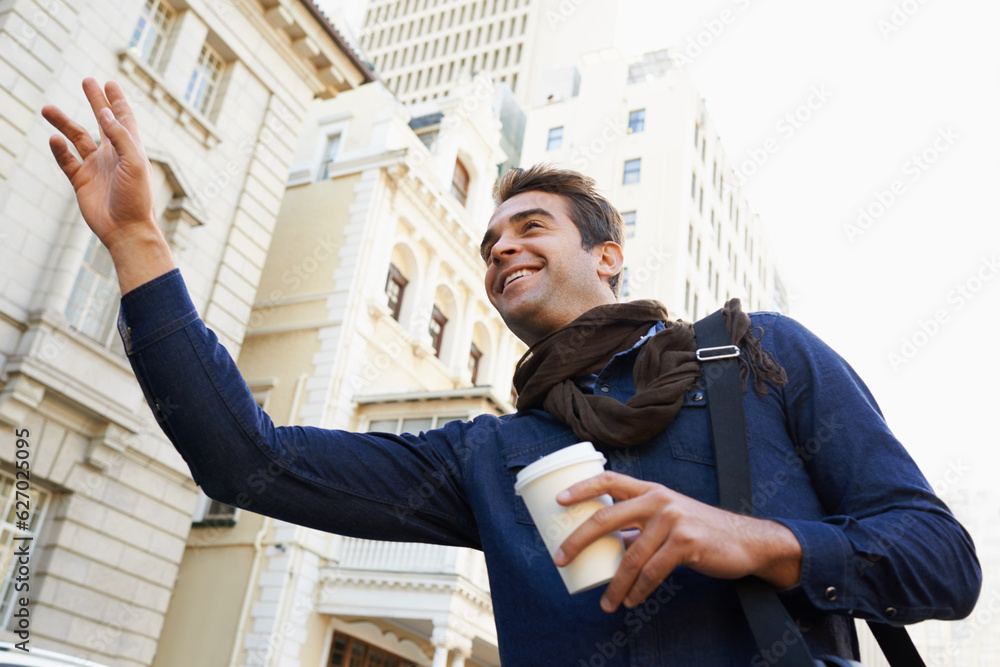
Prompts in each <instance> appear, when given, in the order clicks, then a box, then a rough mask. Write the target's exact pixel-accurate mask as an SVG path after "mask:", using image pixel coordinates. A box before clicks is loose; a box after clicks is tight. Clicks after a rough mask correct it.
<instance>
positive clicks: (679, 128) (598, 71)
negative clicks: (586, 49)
mask: <svg viewBox="0 0 1000 667" xmlns="http://www.w3.org/2000/svg"><path fill="white" fill-rule="evenodd" d="M538 81H539V86H538V89H537V91H536V93H535V94H534V95H533V96H532V98H533V101H534V104H533V105H532V106H530V107H529V109H528V112H527V115H528V120H527V125H526V128H525V136H524V144H523V146H522V151H521V163H522V166H526V165H531V164H535V163H539V162H547V163H552V164H554V165H557V166H561V167H565V168H569V169H573V170H576V171H579V172H582V173H584V174H587V175H588V176H591V177H593V178H594V179H595V180H596V181H597V183H598V186H599V187H600V188H601V190H602V191H603V192H604V193H605V194H607V195H608V196H609V197H610V199H611V202H612V203H613V204H615V206H616V207H617V208H618V210H619V211H621V213H622V216H623V218H624V219H625V224H626V229H627V238H626V241H625V260H626V261H625V267H626V275H625V280H624V282H623V288H622V299H623V300H627V299H639V298H655V299H659V300H661V301H663V302H664V303H665V304H666V305H667V308H668V310H669V311H670V313H671V315H673V316H682V317H684V318H685V319H692V320H693V319H697V318H698V317H702V316H704V315H706V314H708V313H710V312H711V311H713V310H715V309H716V308H718V307H720V306H721V305H722V304H723V303H725V301H726V300H727V299H728V298H730V297H740V298H741V299H742V300H743V306H744V308H745V309H746V310H778V311H783V312H786V311H787V298H786V295H785V292H784V288H783V287H782V284H781V281H780V277H779V275H778V271H777V270H776V267H775V258H774V255H773V253H772V251H771V248H770V246H769V244H768V241H767V238H766V236H765V232H764V228H763V225H762V224H761V221H760V219H759V217H758V216H756V215H754V214H753V213H752V212H751V211H750V209H749V207H748V205H747V202H746V200H745V199H744V197H743V196H742V193H741V191H740V188H739V184H738V181H737V178H736V177H735V176H734V172H733V164H732V163H731V162H730V159H729V158H728V157H727V156H726V154H725V152H724V151H723V148H722V144H721V143H720V141H719V138H718V136H717V135H716V133H715V129H714V126H713V124H712V120H711V118H710V117H709V116H708V114H707V112H706V108H705V103H704V101H703V100H702V98H701V96H700V95H699V94H698V91H697V90H696V89H695V87H694V84H693V83H692V81H691V80H690V78H689V77H688V76H687V75H686V73H685V72H684V71H683V70H682V69H680V68H679V67H678V65H677V64H676V63H675V62H674V61H673V60H672V58H671V56H670V53H669V52H668V51H657V52H655V53H647V54H645V55H642V56H637V57H623V56H622V55H621V54H620V53H619V52H618V51H617V50H615V49H603V50H600V51H594V52H590V53H587V54H584V55H583V56H582V58H581V59H580V68H579V69H578V68H577V67H573V66H566V67H561V68H557V69H553V70H549V71H546V72H543V73H541V74H540V76H539V79H538Z"/></svg>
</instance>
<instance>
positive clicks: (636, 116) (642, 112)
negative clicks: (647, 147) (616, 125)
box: [628, 107, 646, 134]
mask: <svg viewBox="0 0 1000 667" xmlns="http://www.w3.org/2000/svg"><path fill="white" fill-rule="evenodd" d="M645 131H646V108H645V107H643V108H642V109H635V110H634V111H629V112H628V132H629V134H634V133H636V132H645Z"/></svg>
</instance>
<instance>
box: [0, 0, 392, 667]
mask: <svg viewBox="0 0 1000 667" xmlns="http://www.w3.org/2000/svg"><path fill="white" fill-rule="evenodd" d="M85 76H95V77H97V78H98V79H99V80H101V81H104V80H107V79H116V80H118V81H119V82H120V83H121V84H122V86H123V87H124V89H125V91H126V94H127V95H128V96H129V98H130V100H131V102H132V104H133V106H134V107H135V109H136V114H137V116H138V118H139V125H140V127H141V129H142V132H143V139H144V141H145V145H146V147H147V148H148V152H149V155H150V158H151V160H152V164H153V171H154V174H155V178H156V188H157V205H158V214H159V216H160V221H161V223H162V225H163V227H164V230H165V231H166V234H167V237H168V239H169V241H170V244H171V247H172V249H173V251H174V255H175V258H176V260H177V263H178V264H179V265H180V267H181V269H182V271H183V272H184V274H185V277H186V279H187V282H188V285H189V286H190V288H191V292H192V296H193V298H194V302H195V304H196V305H197V306H198V307H199V309H200V311H201V312H202V313H203V314H204V316H205V319H206V320H207V322H208V323H209V325H210V326H211V327H212V328H214V329H215V331H217V332H218V333H219V335H220V336H221V337H222V339H223V340H224V341H225V343H226V345H227V346H228V347H229V349H230V350H232V351H233V352H234V353H238V352H239V349H240V347H241V345H242V342H243V335H244V332H245V324H246V322H247V320H248V319H249V317H250V313H251V307H252V304H253V301H254V298H255V294H256V291H257V285H258V281H259V278H260V275H261V272H262V269H263V266H264V261H265V257H266V253H267V249H268V246H269V245H270V241H271V236H272V233H273V230H274V225H275V221H276V219H277V213H278V209H279V207H280V204H281V199H282V197H283V195H284V192H285V181H286V180H287V174H288V167H289V165H290V164H291V162H292V156H293V151H294V148H295V143H296V140H297V137H298V135H299V132H300V129H301V126H302V122H303V119H304V117H305V116H306V114H307V110H308V108H309V105H310V103H311V102H312V100H313V99H314V98H317V97H319V98H333V97H335V96H336V95H338V94H339V93H341V92H342V91H345V90H348V89H351V88H353V87H356V86H358V85H360V84H362V83H364V82H366V81H370V80H372V78H373V77H372V74H371V72H370V71H369V70H368V68H367V66H366V65H365V64H364V63H362V62H361V61H360V60H359V59H358V57H357V56H356V55H355V54H354V53H353V52H352V51H350V50H349V49H347V48H346V46H345V44H344V43H343V41H342V39H341V38H340V37H339V35H338V33H337V32H336V31H335V30H334V29H333V28H332V26H331V25H330V24H329V23H328V22H327V21H326V20H325V19H324V18H323V16H322V15H321V14H320V13H319V12H318V10H316V8H315V7H314V6H313V5H312V4H311V3H310V2H309V0H122V1H121V2H111V1H110V0H94V1H92V2H86V3H83V2H75V1H73V2H71V1H64V0H14V1H12V2H5V3H3V4H2V6H0V488H2V494H3V495H2V498H3V502H4V503H5V506H4V514H3V520H2V523H0V568H2V570H3V574H4V580H3V587H2V590H0V628H2V629H0V639H2V640H12V641H21V640H23V637H19V636H18V635H17V634H16V633H15V632H12V630H16V629H18V627H19V625H18V620H19V618H18V614H20V613H21V604H20V599H21V598H22V597H27V598H28V599H29V600H30V602H29V604H28V605H27V609H28V613H29V620H30V640H29V641H30V643H29V644H28V645H27V647H28V648H50V649H55V650H60V651H65V652H67V653H70V654H72V655H76V656H84V655H86V656H89V657H90V658H91V659H93V660H96V661H99V662H102V663H107V664H110V665H120V666H123V667H124V666H129V667H132V666H139V665H151V664H153V661H154V655H155V654H156V653H157V647H158V642H159V641H160V637H161V632H162V629H163V625H164V619H165V615H166V612H167V608H168V605H169V603H170V599H171V596H172V594H173V592H174V589H175V586H176V585H177V584H178V571H179V566H180V563H181V560H182V556H183V554H184V550H185V541H186V540H187V538H188V534H189V532H190V528H191V520H192V519H191V517H192V513H193V511H194V510H195V507H196V503H197V491H196V488H195V485H194V483H193V482H192V481H191V478H190V476H189V474H188V470H187V467H186V466H185V464H184V463H183V461H182V460H181V459H180V457H179V455H177V454H176V452H175V451H174V449H173V447H172V446H171V445H170V443H169V442H167V441H166V439H165V438H164V437H163V435H162V434H161V433H160V432H159V429H158V428H157V426H156V424H155V422H153V420H152V416H151V414H150V411H149V409H148V408H147V407H146V405H145V402H144V400H143V397H142V394H141V392H140V390H139V387H138V385H137V384H136V382H135V379H134V378H133V376H132V371H131V369H130V367H129V364H128V362H127V361H126V359H125V358H124V356H123V354H122V348H121V343H120V341H119V339H118V336H117V333H116V330H115V315H116V311H117V303H118V298H119V295H118V291H117V283H116V280H115V278H114V274H113V270H112V267H111V264H110V261H109V258H108V255H107V253H106V252H105V251H104V250H103V249H102V248H101V247H100V246H99V245H98V244H96V242H95V240H94V238H93V237H92V235H91V234H90V232H89V230H87V228H86V225H85V224H84V222H83V221H82V219H81V217H80V214H79V209H78V208H77V206H76V203H75V199H74V197H73V193H72V189H71V188H70V186H69V184H68V182H67V181H66V179H65V177H64V176H63V175H62V173H61V172H60V171H59V170H58V168H57V167H56V165H55V162H54V160H53V159H52V156H51V154H50V153H49V149H48V145H47V140H48V136H49V135H50V134H51V133H52V129H51V128H50V127H49V126H48V124H47V123H46V122H45V121H44V120H43V119H42V117H41V115H40V113H39V111H40V109H41V107H42V105H43V104H45V103H47V102H51V103H55V104H57V105H59V106H60V107H62V108H63V109H64V110H65V111H66V112H67V113H69V114H70V115H71V116H72V117H74V118H76V119H79V120H81V121H82V122H84V124H85V126H86V127H87V128H88V130H90V131H91V132H93V133H94V134H95V136H96V132H97V128H96V122H95V121H94V120H93V114H92V113H91V111H90V109H89V106H88V105H87V102H86V99H85V98H84V96H83V94H82V91H81V88H80V82H81V80H82V79H83V78H84V77H85ZM178 402H179V403H182V401H179V400H178ZM173 407H174V408H175V409H178V410H183V409H189V407H190V406H185V405H183V404H178V405H174V406H173ZM16 433H19V434H21V435H23V436H24V438H23V440H22V441H18V439H17V436H16V435H15V434H16ZM19 442H22V443H26V444H21V445H18V444H17V443H19ZM19 447H20V448H19ZM25 450H26V451H27V452H28V456H27V458H25V459H22V458H19V454H18V452H22V451H25ZM23 461H27V463H28V465H29V470H30V478H29V479H23V477H22V478H21V479H18V478H17V472H18V468H17V467H16V466H18V465H21V466H22V468H21V470H22V471H23V465H24V463H23ZM19 485H20V486H19ZM29 486H30V491H25V490H24V489H27V488H28V487H29ZM18 491H21V492H26V493H29V495H30V498H29V506H30V507H29V509H28V510H26V511H28V512H29V515H30V516H29V519H28V520H27V521H26V522H25V523H26V524H27V527H26V528H25V525H24V524H19V521H20V519H19V518H18V517H17V514H16V510H18V509H20V508H19V507H18V506H17V504H16V503H17V501H18V500H22V501H23V497H19V496H18V495H17V493H18ZM28 537H30V538H31V540H30V541H28V540H26V539H22V538H28ZM20 544H30V545H32V546H33V548H32V550H31V555H30V565H29V566H28V567H29V570H30V578H29V579H28V580H27V581H28V584H29V588H28V589H24V588H21V590H20V591H16V590H15V587H16V586H17V584H18V583H23V582H14V581H12V580H11V578H10V576H9V575H10V574H12V573H13V572H14V570H12V563H13V559H12V556H13V553H14V551H15V550H17V548H18V546H19V545H20ZM15 593H17V595H15ZM187 664H199V663H197V662H192V663H187ZM201 664H205V663H201Z"/></svg>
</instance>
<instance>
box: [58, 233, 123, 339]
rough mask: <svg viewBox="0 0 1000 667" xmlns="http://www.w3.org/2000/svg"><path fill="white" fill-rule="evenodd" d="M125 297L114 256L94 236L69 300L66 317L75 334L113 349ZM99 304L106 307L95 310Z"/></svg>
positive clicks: (89, 241)
mask: <svg viewBox="0 0 1000 667" xmlns="http://www.w3.org/2000/svg"><path fill="white" fill-rule="evenodd" d="M102 265H106V267H105V268H106V269H107V270H104V269H102ZM102 287H103V289H102ZM97 292H100V294H97ZM105 296H107V300H105ZM121 298H122V295H121V291H120V289H119V287H118V278H117V277H116V275H115V270H114V264H113V263H112V261H111V253H109V252H108V250H107V249H106V248H105V247H104V246H103V245H101V243H100V241H98V239H97V237H96V236H92V237H91V238H90V239H89V240H88V245H87V248H86V250H85V251H84V255H83V261H81V262H80V268H79V269H78V270H77V273H76V278H75V279H74V280H73V288H72V290H71V291H70V294H69V298H68V299H67V300H66V307H65V308H64V309H63V315H65V317H66V320H67V322H68V323H69V326H70V328H72V329H73V330H74V331H76V332H78V333H79V334H81V335H83V336H85V337H87V338H89V339H90V340H92V341H94V342H95V343H97V344H98V345H100V346H101V347H105V348H111V347H113V346H114V342H115V340H116V338H117V337H116V336H115V334H116V333H117V332H118V329H117V327H116V326H115V324H116V322H117V319H118V306H119V304H120V303H121ZM95 301H101V302H103V304H102V305H101V306H100V307H98V308H95V307H94V304H95Z"/></svg>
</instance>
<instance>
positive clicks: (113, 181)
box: [42, 78, 174, 294]
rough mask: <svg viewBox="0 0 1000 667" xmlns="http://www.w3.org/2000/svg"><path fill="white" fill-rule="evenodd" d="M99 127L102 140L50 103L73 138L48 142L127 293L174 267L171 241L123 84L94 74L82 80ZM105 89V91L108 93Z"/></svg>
mask: <svg viewBox="0 0 1000 667" xmlns="http://www.w3.org/2000/svg"><path fill="white" fill-rule="evenodd" d="M83 91H84V93H85V94H86V95H87V99H88V100H89V101H90V107H91V109H93V111H94V116H95V117H96V118H97V123H98V126H99V128H100V135H101V137H100V138H101V142H100V145H98V144H96V143H94V140H93V138H92V137H91V136H90V134H89V133H88V132H87V131H86V130H85V129H84V128H83V126H81V125H80V124H79V123H76V122H74V121H73V120H71V119H69V118H68V117H67V116H66V114H64V113H63V112H62V110H60V109H59V108H58V107H55V106H52V105H46V106H45V107H43V108H42V116H44V117H45V119H46V120H47V121H49V122H50V123H51V124H52V125H53V127H55V128H56V129H57V130H59V132H61V133H62V135H64V136H65V137H66V139H69V140H70V141H71V142H72V143H73V146H74V148H76V150H77V153H79V154H80V158H81V159H82V161H81V160H80V159H77V158H76V156H74V155H73V153H72V152H71V151H70V149H69V147H68V146H67V145H66V141H65V140H64V139H63V136H60V135H53V136H52V137H51V138H50V139H49V148H51V149H52V155H53V156H55V159H56V162H58V163H59V167H60V168H61V169H62V170H63V173H64V174H66V177H67V178H68V179H69V182H70V183H71V184H72V186H73V190H74V191H75V192H76V198H77V202H78V203H79V205H80V211H81V213H83V219H84V220H86V221H87V225H89V226H90V228H91V230H93V232H94V233H95V234H96V235H97V238H98V239H100V241H101V243H103V244H104V246H105V247H106V248H107V249H108V251H109V252H110V253H111V258H112V260H113V261H114V264H115V272H116V273H117V274H118V285H119V287H120V288H121V291H122V294H125V293H126V292H128V291H130V290H132V289H134V288H136V287H138V286H139V285H141V284H143V283H145V282H148V281H149V280H152V279H153V278H156V277H158V276H161V275H163V274H164V273H167V272H168V271H170V270H172V269H173V268H174V260H173V257H172V255H171V254H170V246H169V245H168V244H167V241H166V239H165V238H164V237H163V232H162V231H161V230H160V226H159V224H158V223H157V220H156V208H155V206H154V203H153V178H152V167H151V166H150V164H149V160H148V159H147V157H146V153H145V150H144V149H143V145H142V140H141V139H140V138H139V128H138V126H137V125H136V119H135V114H133V113H132V108H131V107H130V106H129V103H128V100H126V99H125V94H124V93H123V92H122V89H121V86H119V85H118V84H117V83H115V82H113V81H109V82H108V84H107V86H106V88H105V90H101V87H100V85H99V84H98V83H97V81H95V80H94V79H91V78H87V79H84V81H83ZM105 93H106V94H105Z"/></svg>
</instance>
